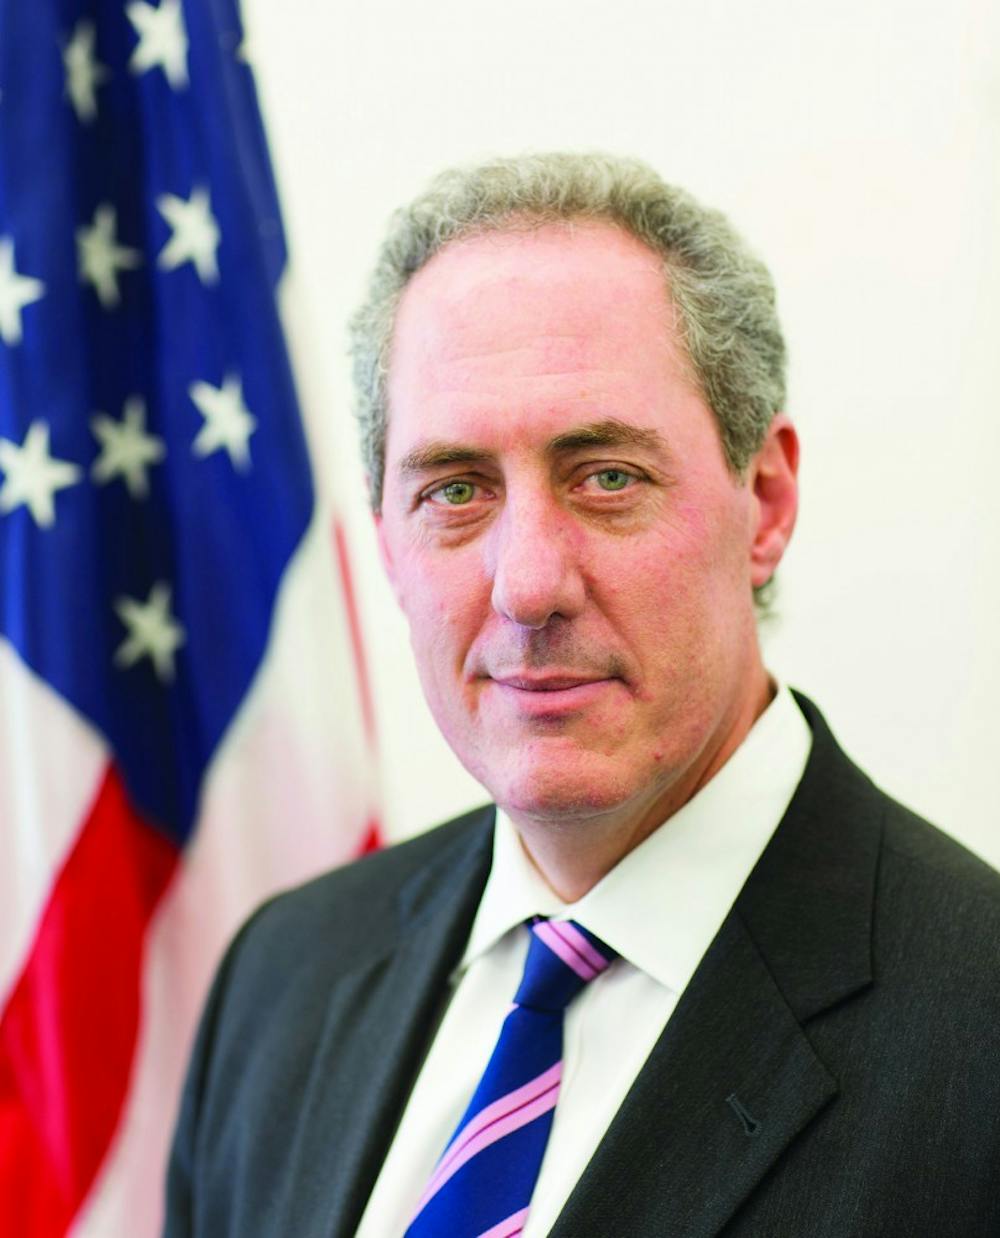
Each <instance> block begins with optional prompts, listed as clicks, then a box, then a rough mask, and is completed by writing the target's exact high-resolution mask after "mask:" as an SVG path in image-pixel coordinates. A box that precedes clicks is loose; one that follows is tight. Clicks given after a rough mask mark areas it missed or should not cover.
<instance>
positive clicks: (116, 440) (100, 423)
mask: <svg viewBox="0 0 1000 1238" xmlns="http://www.w3.org/2000/svg"><path fill="white" fill-rule="evenodd" d="M90 428H91V430H93V432H94V437H95V438H96V439H97V441H98V442H99V443H100V444H101V454H100V455H99V456H98V457H97V459H96V460H95V461H94V463H93V465H92V466H91V470H90V475H91V476H92V477H93V479H94V480H95V481H96V482H97V483H98V484H99V485H105V484H107V482H109V481H111V480H113V479H114V478H115V477H123V478H124V479H125V485H126V486H127V487H128V492H129V494H130V495H131V496H132V498H133V499H144V498H145V497H146V495H147V494H149V478H148V476H147V475H146V470H147V468H149V466H150V465H153V464H159V463H160V461H161V460H162V459H163V458H164V457H165V456H166V454H167V448H166V445H165V443H164V442H163V439H162V438H158V437H157V436H156V435H155V434H147V433H146V405H145V402H144V401H143V399H142V397H141V396H137V395H133V396H129V398H128V399H127V400H126V401H125V407H124V410H123V416H122V420H121V421H115V420H114V418H112V417H107V416H105V414H104V413H97V414H96V416H94V417H92V418H91V419H90Z"/></svg>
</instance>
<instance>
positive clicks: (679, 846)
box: [357, 688, 812, 1238]
mask: <svg viewBox="0 0 1000 1238" xmlns="http://www.w3.org/2000/svg"><path fill="white" fill-rule="evenodd" d="M811 742H812V740H811V735H810V732H809V727H808V725H807V724H806V721H805V719H804V718H803V716H802V714H801V712H800V711H799V708H798V706H797V705H796V704H795V701H794V699H793V697H792V695H791V693H790V692H789V691H788V689H787V688H781V689H779V691H778V693H777V695H776V696H775V698H774V700H773V701H772V702H771V704H770V705H769V707H768V708H767V709H766V710H765V711H764V713H763V714H762V715H761V716H760V718H758V720H757V722H756V723H755V725H754V726H753V728H752V730H751V731H750V733H749V735H748V736H747V737H746V739H745V740H744V741H743V743H742V744H741V745H740V747H739V748H738V749H737V750H736V752H735V753H734V754H733V755H732V756H731V757H730V758H729V760H728V761H727V763H726V764H725V765H724V766H723V767H722V769H721V770H720V771H719V772H718V773H717V774H716V775H715V777H714V778H713V779H712V780H711V781H710V782H709V783H707V784H706V785H705V786H704V787H703V788H702V789H701V790H700V791H699V792H698V793H697V795H695V796H694V797H693V798H692V799H691V800H689V801H688V802H687V803H686V804H685V805H684V806H683V808H681V809H680V810H679V811H678V812H676V813H675V814H674V815H673V816H672V817H670V818H669V820H668V821H666V822H665V823H664V824H663V825H662V826H661V827H660V828H659V829H657V830H656V831H655V832H654V833H653V834H651V835H650V836H649V838H647V839H646V840H645V841H644V842H643V843H642V844H640V846H638V847H637V848H636V849H635V850H634V851H632V852H630V853H629V854H628V855H627V856H625V858H624V859H623V860H622V861H621V862H620V863H619V864H618V865H617V866H616V867H615V868H613V869H612V870H611V872H609V873H608V874H607V876H606V877H604V878H603V879H602V880H601V881H600V882H599V883H598V884H597V885H596V886H594V887H593V889H591V890H589V891H588V892H587V894H585V895H584V896H583V898H581V899H580V900H579V901H578V902H576V903H573V904H564V903H562V902H561V901H560V900H559V898H558V897H557V896H556V895H555V894H554V893H553V892H552V890H551V889H550V888H549V887H548V885H547V884H546V882H545V881H544V880H543V879H542V877H541V876H540V875H539V873H538V871H537V870H536V869H535V867H534V866H533V865H532V863H531V861H530V860H529V859H528V858H527V856H526V855H525V852H524V850H523V849H522V847H521V843H520V839H519V838H518V835H517V832H516V831H515V829H514V827H513V825H512V824H511V822H510V821H509V820H508V819H507V817H506V816H505V815H504V814H503V813H502V812H498V813H497V823H496V831H495V834H494V843H493V866H492V869H491V871H490V876H489V880H488V882H487V884H486V888H485V890H484V891H483V897H482V900H481V902H480V904H479V910H478V912H477V914H476V919H475V922H474V923H473V926H472V932H471V933H470V935H469V941H468V945H467V947H466V950H465V954H464V955H463V957H462V961H461V963H460V964H459V966H458V967H457V968H456V970H455V973H454V975H453V977H452V986H453V989H452V996H451V1000H450V1002H449V1004H448V1008H447V1010H446V1012H445V1015H444V1018H443V1020H442V1022H441V1025H440V1027H439V1029H438V1033H437V1035H436V1037H435V1039H434V1042H433V1044H432V1045H431V1048H430V1051H429V1053H428V1055H427V1058H426V1060H425V1062H424V1065H423V1068H422V1069H421V1071H420V1074H419V1075H418V1077H417V1081H416V1083H415V1085H414V1087H413V1091H412V1092H411V1094H410V1099H409V1101H408V1103H407V1106H406V1109H405V1111H404V1113H403V1117H402V1120H401V1122H400V1125H399V1127H398V1129H397V1131H396V1136H395V1139H394V1140H393V1143H392V1146H391V1147H390V1149H389V1154H388V1156H387V1157H386V1160H385V1163H384V1164H383V1166H382V1171H381V1173H380V1174H379V1177H378V1180H377V1182H376V1184H375V1189H374V1190H373V1192H372V1195H371V1198H370V1200H369V1202H368V1207H367V1208H366V1210H365V1214H364V1216H363V1218H362V1220H361V1225H360V1227H359V1229H358V1231H357V1238H399V1236H400V1235H402V1234H403V1233H404V1231H405V1230H406V1227H407V1225H408V1224H409V1222H410V1220H411V1219H412V1215H413V1211H414V1207H415V1205H416V1202H417V1200H418V1199H419V1198H420V1195H421V1193H422V1191H423V1189H424V1186H425V1185H426V1183H427V1181H428V1179H429V1178H430V1176H431V1173H432V1171H433V1169H434V1165H435V1163H436V1161H437V1160H438V1158H439V1157H440V1155H441V1153H442V1152H443V1151H444V1149H445V1146H446V1144H447V1143H448V1140H449V1139H450V1138H451V1136H452V1134H453V1133H454V1130H455V1127H456V1125H457V1124H458V1122H459V1120H460V1118H461V1117H462V1114H463V1113H464V1112H465V1108H466V1106H467V1105H468V1103H469V1099H470V1097H471V1096H472V1093H473V1092H474V1091H475V1088H476V1085H477V1083H478V1082H479V1078H480V1076H481V1075H482V1073H483V1070H484V1069H485V1066H486V1063H487V1062H488V1060H489V1058H490V1055H491V1053H492V1052H493V1047H494V1045H495V1044H496V1040H497V1036H498V1035H499V1031H500V1025H501V1024H502V1022H503V1019H504V1016H505V1015H506V1013H507V1011H508V1009H509V1008H510V1002H511V999H512V997H513V995H514V993H515V991H516V990H517V986H518V983H519V981H520V978H521V972H522V970H523V968H524V962H525V958H526V956H527V949H528V931H527V929H526V928H525V927H524V921H525V920H527V919H529V918H530V917H531V916H533V915H546V916H551V917H554V918H556V919H573V920H577V921H579V922H580V923H581V924H583V925H585V926H586V927H587V928H588V929H589V930H590V931H591V932H592V933H595V934H596V935H597V936H598V937H599V938H600V939H601V940H602V941H604V942H606V943H607V944H608V945H609V946H611V947H613V948H614V949H615V950H617V951H618V953H619V954H620V955H621V959H620V960H619V961H618V962H616V963H614V964H613V965H612V966H611V967H610V968H609V970H608V971H607V972H605V973H604V974H603V975H602V976H599V977H598V978H597V979H596V980H595V981H594V982H593V983H592V984H590V985H588V986H587V987H586V988H585V989H584V990H583V991H582V993H581V994H580V995H579V997H577V999H576V1000H575V1001H574V1002H573V1004H572V1005H571V1006H570V1007H569V1009H568V1011H567V1013H566V1021H565V1037H564V1046H563V1075H562V1084H561V1087H560V1092H559V1103H558V1105H557V1106H556V1110H555V1119H554V1121H553V1125H552V1132H551V1135H550V1136H549V1142H548V1145H547V1147H546V1151H545V1157H544V1160H543V1161H542V1166H541V1171H540V1173H539V1177H538V1181H537V1184H536V1186H535V1191H534V1194H533V1196H532V1199H531V1211H530V1213H529V1215H528V1221H527V1224H526V1226H525V1228H524V1235H523V1238H540V1236H541V1235H544V1234H547V1233H548V1232H549V1230H550V1229H551V1228H552V1226H553V1225H554V1224H555V1221H556V1218H557V1216H558V1215H559V1212H560V1211H561V1209H562V1207H563V1205H564V1204H565V1203H566V1200H567V1199H568V1198H569V1194H570V1192H571V1191H572V1189H573V1187H574V1186H575V1185H576V1182H577V1179H578V1178H579V1177H580V1175H581V1174H582V1173H583V1170H584V1169H585V1167H586V1165H587V1163H588V1161H589V1160H590V1158H591V1157H592V1156H593V1154H594V1152H595V1150H596V1148H597V1145H598V1144H599V1143H600V1141H601V1138H602V1136H603V1135H604V1133H605V1131H606V1130H607V1128H608V1126H609V1125H610V1123H611V1120H612V1119H613V1118H614V1116H615V1114H616V1113H617V1111H618V1109H619V1108H620V1106H621V1103H622V1101H623V1100H624V1098H625V1094H626V1093H627V1092H628V1090H629V1088H630V1087H631V1085H632V1084H633V1083H634V1081H635V1078H636V1076H637V1075H638V1073H639V1071H640V1069H641V1068H642V1065H643V1063H644V1062H645V1060H646V1058H647V1057H648V1056H649V1053H650V1050H651V1049H652V1048H653V1045H654V1044H655V1043H656V1041H657V1040H658V1038H659V1036H660V1034H661V1033H662V1032H663V1029H664V1027H665V1026H666V1024H667V1021H668V1019H669V1018H670V1016H671V1014H672V1013H673V1010H674V1007H675V1006H676V1004H677V1000H678V998H679V997H680V995H681V993H682V992H683V991H684V988H685V986H686V985H687V983H688V981H689V980H690V979H691V976H692V975H693V973H694V970H695V968H696V967H697V966H698V963H699V962H700V960H701V958H702V955H703V954H704V953H705V951H706V950H707V949H708V946H709V945H710V944H711V941H712V939H713V938H714V937H715V935H716V933H717V932H718V930H719V928H720V926H721V925H722V922H723V920H724V919H725V917H726V914H727V913H728V911H729V909H730V907H731V906H732V905H733V902H734V901H735V899H736V896H737V895H738V894H739V892H740V890H741V888H742V887H743V884H744V882H745V881H746V879H747V877H748V876H749V874H750V870H751V869H752V868H753V866H754V864H755V863H756V862H757V859H758V857H759V856H760V853H761V852H762V851H763V850H764V847H765V846H766V845H767V842H768V840H769V839H770V837H771V835H772V834H773V833H774V830H775V828H776V827H777V825H778V822H779V821H780V820H781V817H782V816H783V814H784V812H785V809H786V808H787V806H788V802H789V800H790V799H791V797H792V794H793V793H794V791H795V788H796V786H797V785H798V783H799V780H800V778H801V777H802V772H803V770H804V768H805V764H806V760H807V758H808V755H809V748H810V745H811Z"/></svg>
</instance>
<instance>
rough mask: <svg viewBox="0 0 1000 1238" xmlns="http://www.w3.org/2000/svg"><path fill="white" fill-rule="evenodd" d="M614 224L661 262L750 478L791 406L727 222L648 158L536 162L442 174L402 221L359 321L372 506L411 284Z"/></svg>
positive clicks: (744, 256) (769, 317)
mask: <svg viewBox="0 0 1000 1238" xmlns="http://www.w3.org/2000/svg"><path fill="white" fill-rule="evenodd" d="M577 219H582V220H601V221H607V222H609V223H613V224H617V225H618V226H619V227H621V228H623V229H624V230H625V231H627V232H630V233H631V234H632V235H633V236H634V237H636V238H637V239H638V240H640V241H642V242H644V243H645V244H646V245H648V246H649V248H650V249H652V250H653V251H654V252H655V253H658V254H660V255H661V257H662V259H663V266H664V272H665V275H666V278H667V281H668V291H669V295H670V297H671V298H672V301H673V304H674V306H675V308H676V310H677V314H678V326H679V329H680V331H681V335H682V338H683V340H684V343H685V345H686V347H687V352H688V355H689V357H690V359H691V362H692V364H693V367H694V371H695V375H696V377H697V379H698V381H699V383H700V384H701V388H702V393H703V395H704V396H705V399H706V400H707V402H708V404H709V407H710V408H711V409H712V410H713V412H714V413H715V416H716V418H717V420H718V424H719V431H720V434H721V437H722V445H723V449H724V451H725V455H726V459H727V461H728V464H729V467H730V468H731V469H732V471H733V472H734V473H735V474H736V475H738V476H742V475H743V473H744V470H745V469H746V466H747V464H748V463H749V461H750V459H751V457H752V456H753V455H754V453H755V452H756V451H757V449H758V448H759V447H760V446H761V444H762V443H763V441H764V437H765V434H766V432H767V428H768V425H769V424H770V422H771V418H772V417H773V415H774V413H775V412H776V411H777V410H778V409H780V408H781V407H782V406H783V404H784V400H785V344H784V340H783V339H782V335H781V328H780V326H779V324H778V318H777V313H776V310H775V296H774V285H773V283H772V281H771V277H770V274H769V273H768V270H767V268H766V267H765V266H764V264H763V263H762V262H761V261H760V259H759V258H757V257H756V256H755V255H754V254H753V253H751V252H750V250H749V249H748V248H747V246H746V244H745V243H744V241H743V240H742V239H741V238H740V237H739V236H738V235H737V233H736V232H735V231H734V230H733V228H732V226H731V225H730V223H729V222H728V220H727V219H726V218H725V217H724V216H723V215H722V214H721V213H720V212H719V211H715V210H710V209H708V208H706V207H704V206H702V205H701V204H700V203H698V202H696V201H695V199H694V198H692V197H691V195H690V194H688V193H686V192H685V191H684V190H682V189H677V188H675V187H674V186H672V185H667V184H665V183H664V182H663V181H662V180H661V179H660V177H659V176H658V175H657V174H656V173H655V172H654V171H653V170H652V168H650V167H649V166H648V165H646V164H645V163H642V162H641V161H640V160H638V159H627V158H621V157H618V156H614V155H607V154H567V153H556V154H537V155H524V156H520V157H516V158H512V159H497V160H494V161H491V162H488V163H484V164H480V165H479V166H476V167H470V168H455V169H451V170H449V171H446V172H443V173H442V174H441V175H440V176H438V177H436V178H435V180H434V181H432V183H431V185H430V186H429V188H428V189H427V191H426V192H425V193H423V194H421V195H420V197H418V198H417V199H416V200H415V201H413V202H412V203H410V205H409V206H405V207H402V208H401V209H400V210H398V211H396V213H395V214H394V215H393V216H392V219H391V221H390V225H389V231H388V235H387V236H386V239H385V241H384V242H383V245H382V248H381V250H380V252H379V255H378V260H377V262H376V265H375V270H374V272H373V273H372V276H371V280H370V282H369V286H368V294H367V297H366V299H365V301H364V303H363V304H362V305H361V307H360V308H359V309H358V311H357V313H356V314H355V315H354V316H353V318H352V319H351V324H350V338H351V355H352V359H353V368H354V384H355V391H356V398H357V404H356V415H357V418H358V423H359V428H360V433H361V449H362V454H363V457H364V462H365V466H366V468H367V471H368V477H369V486H370V491H371V502H372V506H373V508H374V509H375V511H378V510H379V509H380V508H381V504H382V483H383V473H384V469H385V435H386V425H387V421H388V400H387V378H388V369H389V353H390V348H391V344H392V332H393V323H394V319H395V313H396V307H397V305H398V304H399V299H400V296H401V295H402V292H403V290H404V288H405V287H406V285H407V282H408V281H409V279H410V277H411V276H412V275H414V274H415V273H416V272H417V271H419V270H420V268H421V267H422V266H424V264H425V263H426V262H428V261H429V260H430V259H431V258H432V257H433V256H434V255H435V254H436V253H437V252H438V250H440V249H442V248H443V247H444V246H445V245H447V244H448V243H449V242H450V241H454V240H458V239H461V238H464V237H468V236H473V235H477V234H481V233H484V232H497V231H515V230H518V229H522V228H534V227H541V226H544V225H546V224H551V223H557V222H561V221H566V220H577Z"/></svg>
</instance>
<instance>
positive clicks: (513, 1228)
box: [479, 1208, 528, 1238]
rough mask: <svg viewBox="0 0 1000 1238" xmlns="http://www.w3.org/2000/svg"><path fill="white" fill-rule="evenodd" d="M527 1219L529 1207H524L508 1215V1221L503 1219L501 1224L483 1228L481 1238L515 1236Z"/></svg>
mask: <svg viewBox="0 0 1000 1238" xmlns="http://www.w3.org/2000/svg"><path fill="white" fill-rule="evenodd" d="M527 1219H528V1209H527V1208H522V1209H521V1211H520V1212H515V1213H514V1215H513V1216H510V1217H508V1218H507V1220H506V1221H501V1222H500V1224H499V1225H494V1226H493V1227H492V1228H491V1229H486V1230H483V1232H482V1233H481V1234H480V1235H479V1238H515V1236H516V1235H517V1234H519V1233H521V1231H522V1230H523V1229H524V1223H525V1221H526V1220H527Z"/></svg>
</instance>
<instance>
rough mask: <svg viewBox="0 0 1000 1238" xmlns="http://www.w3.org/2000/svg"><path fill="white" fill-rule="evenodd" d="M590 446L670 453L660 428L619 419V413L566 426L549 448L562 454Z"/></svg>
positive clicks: (555, 452) (553, 452)
mask: <svg viewBox="0 0 1000 1238" xmlns="http://www.w3.org/2000/svg"><path fill="white" fill-rule="evenodd" d="M588 447H639V448H642V449H644V450H646V451H661V452H665V453H669V449H668V447H667V440H666V439H665V438H664V437H663V435H662V434H660V432H659V431H658V430H648V429H643V428H642V427H641V426H633V425H629V423H628V422H627V421H619V420H618V418H617V417H606V418H605V419H604V420H603V421H591V422H588V424H587V425H583V426H577V427H576V428H575V429H573V430H567V431H566V433H565V434H557V435H556V437H555V438H554V439H551V440H550V442H549V444H548V447H547V448H546V450H547V452H548V454H549V455H560V454H562V453H565V452H569V451H580V450H583V449H586V448H588Z"/></svg>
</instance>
